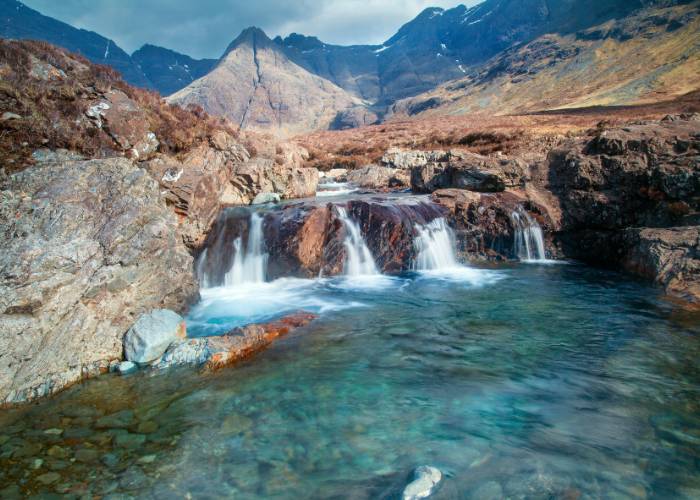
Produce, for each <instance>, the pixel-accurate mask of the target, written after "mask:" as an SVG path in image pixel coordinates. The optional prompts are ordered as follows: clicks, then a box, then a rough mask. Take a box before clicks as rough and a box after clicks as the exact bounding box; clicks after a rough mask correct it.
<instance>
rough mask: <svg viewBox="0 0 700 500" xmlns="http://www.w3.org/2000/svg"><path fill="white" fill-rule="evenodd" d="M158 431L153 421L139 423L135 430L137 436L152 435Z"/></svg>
mask: <svg viewBox="0 0 700 500" xmlns="http://www.w3.org/2000/svg"><path fill="white" fill-rule="evenodd" d="M157 430H158V424H157V423H155V422H153V421H147V422H141V423H140V424H139V426H138V427H137V428H136V432H138V433H139V434H152V433H154V432H156V431H157Z"/></svg>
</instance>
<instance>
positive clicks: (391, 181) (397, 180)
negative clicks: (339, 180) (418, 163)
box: [347, 165, 411, 189]
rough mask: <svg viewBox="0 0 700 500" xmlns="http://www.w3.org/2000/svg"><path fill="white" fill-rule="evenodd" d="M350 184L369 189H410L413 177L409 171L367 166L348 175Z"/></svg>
mask: <svg viewBox="0 0 700 500" xmlns="http://www.w3.org/2000/svg"><path fill="white" fill-rule="evenodd" d="M347 180H348V182H352V183H353V184H355V185H357V186H360V187H363V188H369V189H396V188H400V189H404V188H408V187H410V184H411V176H410V174H409V172H408V171H407V170H401V169H394V168H389V167H380V166H378V165H367V166H366V167H363V168H360V169H358V170H353V171H352V172H350V173H348V175H347Z"/></svg>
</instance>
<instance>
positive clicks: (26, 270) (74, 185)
mask: <svg viewBox="0 0 700 500" xmlns="http://www.w3.org/2000/svg"><path fill="white" fill-rule="evenodd" d="M0 228H2V231H3V233H2V238H1V239H0V247H1V248H0V401H1V402H6V403H12V402H21V401H27V400H30V399H33V398H36V397H40V396H44V395H48V394H51V393H53V392H56V391H58V390H60V389H61V388H63V387H65V386H66V385H68V384H71V383H73V382H76V381H78V380H80V379H81V378H84V377H86V376H92V375H96V374H97V373H99V372H100V371H104V370H106V369H107V367H108V364H109V361H110V360H115V359H120V358H121V357H122V339H123V337H124V334H125V333H126V331H127V330H128V329H129V328H130V327H131V325H132V324H133V323H134V321H135V320H136V318H138V317H139V315H140V314H142V313H144V312H146V311H149V310H152V309H157V308H167V309H173V310H181V309H182V308H183V307H184V306H185V305H186V304H187V303H188V302H189V301H190V300H191V299H192V298H193V297H194V296H195V295H196V293H197V285H196V283H195V282H194V279H193V276H192V271H191V270H192V265H193V263H192V258H191V257H190V255H189V253H188V252H187V250H186V248H185V247H184V245H183V244H182V242H181V241H182V240H181V238H180V237H179V235H178V227H177V219H176V217H175V216H174V215H173V213H172V211H171V210H170V209H169V208H168V207H167V206H166V204H165V203H164V200H163V199H162V197H161V194H160V188H159V186H158V184H157V183H156V182H155V181H153V179H151V177H150V176H149V175H148V173H147V172H146V171H145V170H143V169H140V168H138V167H136V166H134V164H132V163H131V162H130V161H128V160H125V159H110V160H93V161H63V162H54V163H51V162H48V163H39V164H37V165H35V166H32V167H30V168H28V169H26V170H24V171H22V172H20V173H17V174H14V175H12V176H10V177H9V178H8V179H7V180H5V181H4V182H3V184H2V190H1V191H0Z"/></svg>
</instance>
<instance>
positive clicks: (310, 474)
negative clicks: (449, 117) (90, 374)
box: [0, 265, 700, 498]
mask: <svg viewBox="0 0 700 500" xmlns="http://www.w3.org/2000/svg"><path fill="white" fill-rule="evenodd" d="M472 271H473V272H475V273H478V272H483V271H479V270H476V269H472ZM488 273H491V274H488ZM488 273H487V274H485V275H484V276H485V277H487V278H489V279H490V278H493V277H494V276H495V277H500V279H499V280H498V281H488V279H487V278H485V279H486V281H481V282H479V283H478V284H479V285H480V286H474V285H473V284H472V283H471V282H470V281H466V282H465V281H454V280H445V279H433V277H431V276H430V275H429V274H428V275H425V274H422V273H421V274H415V275H405V276H402V277H396V278H393V279H391V280H389V281H388V282H387V283H386V287H385V288H381V287H380V288H374V289H368V288H364V287H356V288H354V287H352V286H350V285H348V284H347V282H346V280H345V279H344V278H338V279H335V280H317V281H307V282H305V281H301V280H298V281H296V282H294V281H290V282H288V283H284V282H282V283H277V284H276V285H275V284H267V285H265V284H263V285H261V286H269V287H271V289H270V290H266V291H265V293H262V292H261V293H255V292H254V291H253V290H252V289H251V290H250V291H249V295H248V296H249V297H258V296H266V297H267V296H269V297H274V295H275V294H278V296H277V298H276V299H275V300H277V301H278V303H283V302H284V303H286V302H288V301H291V302H303V301H304V300H306V301H308V302H307V305H308V306H309V307H312V308H317V310H320V309H323V308H325V312H324V313H323V314H322V316H321V318H320V319H319V320H318V321H316V322H314V323H312V324H311V325H310V326H309V327H307V328H305V329H303V330H300V331H298V333H295V334H293V335H292V336H290V337H287V338H285V339H283V340H281V341H280V342H278V343H277V344H275V345H274V346H273V347H272V349H270V350H269V351H267V352H265V353H262V354H261V355H259V356H258V357H256V358H255V359H254V360H252V361H250V362H247V363H244V364H242V365H239V366H237V367H235V368H232V369H229V370H224V371H221V372H218V373H214V374H201V373H198V372H197V370H194V369H185V370H178V371H171V372H167V373H165V374H159V375H151V374H147V373H143V374H137V375H135V376H132V377H126V378H120V377H117V376H111V375H110V376H105V377H102V378H100V379H97V380H95V381H92V382H89V383H86V384H83V385H81V386H78V387H74V388H72V389H70V390H68V391H67V392H65V393H63V394H61V395H59V396H58V397H56V398H54V399H51V400H48V401H44V402H42V403H40V404H37V405H32V406H29V407H27V408H24V409H21V410H14V411H5V412H2V413H0V496H2V497H3V498H5V497H9V495H8V492H9V494H12V491H11V490H12V489H13V488H15V490H14V491H16V489H20V490H21V492H22V493H23V494H34V493H41V492H53V493H59V494H65V493H72V494H75V495H83V494H87V493H91V494H93V495H94V496H97V495H100V496H104V495H108V494H112V493H113V494H115V495H116V494H126V495H131V496H133V497H136V498H142V497H146V498H151V497H152V498H161V497H163V498H172V497H174V498H181V497H184V496H187V495H189V496H191V497H192V498H231V497H235V498H259V497H266V498H267V497H278V498H330V497H335V498H346V497H348V496H352V497H357V498H387V497H389V498H391V497H395V496H396V495H397V494H398V493H399V492H400V491H401V490H402V488H403V486H405V483H406V480H407V478H408V476H409V473H410V471H411V470H412V469H413V468H415V467H416V466H418V465H423V464H430V465H434V466H436V467H439V468H440V469H441V470H442V471H444V472H445V474H446V479H445V481H444V484H443V486H442V489H441V490H440V492H439V497H440V498H470V497H473V496H476V497H483V496H485V495H486V493H488V492H490V494H492V495H493V496H495V497H510V498H630V497H635V498H636V497H651V498H698V493H699V492H700V478H699V477H698V463H699V461H700V446H698V444H699V443H700V372H699V371H698V370H697V359H698V356H699V355H700V348H699V341H698V333H699V331H698V327H697V325H698V322H697V321H694V322H693V321H687V320H684V322H682V323H677V322H674V321H672V319H671V314H672V310H671V309H670V307H671V306H670V305H669V304H667V303H665V302H664V301H662V300H659V298H658V297H657V292H656V291H655V290H653V289H650V288H646V287H644V286H642V285H640V284H638V283H636V282H632V281H626V280H625V278H624V277H621V276H619V275H617V274H610V273H606V272H601V271H595V270H590V269H586V268H583V267H579V266H574V265H571V266H517V267H511V268H507V269H506V268H504V269H501V270H498V271H489V272H488ZM275 290H276V291H275ZM211 293H212V296H211V297H210V299H211V303H210V307H213V308H214V309H213V310H210V311H205V310H200V311H199V316H197V314H196V313H195V312H193V315H192V316H191V318H190V321H193V322H194V321H197V318H200V319H201V320H206V318H215V317H216V318H219V319H218V320H217V321H219V322H222V323H226V322H227V321H233V320H232V319H231V318H230V317H227V316H226V315H227V314H232V315H234V316H235V315H236V314H241V315H245V314H248V313H247V312H236V308H237V307H243V306H242V305H241V302H245V300H244V299H243V298H240V300H236V299H233V298H231V299H230V300H229V302H228V304H218V305H215V304H216V297H215V296H214V294H215V293H217V292H216V289H212V290H211ZM218 293H222V294H223V293H224V292H223V291H221V290H219V292H218ZM285 294H287V295H285ZM222 300H223V299H222ZM226 300H228V299H226ZM205 301H206V299H205ZM260 307H262V306H260ZM275 307H276V304H275V305H273V306H270V310H273V309H274V308H275ZM217 308H218V309H217ZM227 311H229V312H228V313H227ZM253 314H255V312H253ZM214 323H215V322H214V321H213V320H212V322H211V324H214ZM210 326H211V325H210Z"/></svg>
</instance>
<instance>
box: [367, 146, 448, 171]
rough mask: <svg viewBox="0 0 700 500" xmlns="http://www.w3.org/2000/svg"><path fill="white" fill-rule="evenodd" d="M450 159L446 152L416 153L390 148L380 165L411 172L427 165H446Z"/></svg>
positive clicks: (415, 151)
mask: <svg viewBox="0 0 700 500" xmlns="http://www.w3.org/2000/svg"><path fill="white" fill-rule="evenodd" d="M451 157H452V154H451V153H448V152H446V151H417V150H405V149H400V148H391V149H389V150H388V151H387V152H386V154H385V155H384V156H383V157H382V159H381V163H382V165H385V166H387V167H392V168H399V169H404V170H413V169H414V168H416V167H424V166H426V165H427V164H428V163H446V162H449V161H450V159H451Z"/></svg>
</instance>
